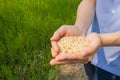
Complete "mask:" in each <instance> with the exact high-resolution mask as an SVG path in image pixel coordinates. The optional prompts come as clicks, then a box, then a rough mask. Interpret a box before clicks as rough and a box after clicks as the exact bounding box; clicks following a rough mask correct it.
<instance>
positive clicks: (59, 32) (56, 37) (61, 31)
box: [50, 26, 66, 41]
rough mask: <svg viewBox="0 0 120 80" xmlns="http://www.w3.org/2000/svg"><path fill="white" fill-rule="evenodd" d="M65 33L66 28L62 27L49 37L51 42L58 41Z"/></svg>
mask: <svg viewBox="0 0 120 80" xmlns="http://www.w3.org/2000/svg"><path fill="white" fill-rule="evenodd" d="M65 33H66V27H65V26H62V27H60V28H59V29H58V30H56V31H55V32H54V34H53V36H52V37H51V39H50V40H51V41H58V40H59V39H60V38H61V37H63V36H64V35H65Z"/></svg>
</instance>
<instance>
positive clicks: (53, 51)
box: [51, 48, 58, 57]
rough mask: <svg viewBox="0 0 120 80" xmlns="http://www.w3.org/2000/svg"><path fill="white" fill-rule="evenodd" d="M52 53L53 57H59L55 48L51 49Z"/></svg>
mask: <svg viewBox="0 0 120 80" xmlns="http://www.w3.org/2000/svg"><path fill="white" fill-rule="evenodd" d="M51 53H52V56H53V57H56V56H57V55H58V53H57V52H56V51H55V50H54V49H53V48H51Z"/></svg>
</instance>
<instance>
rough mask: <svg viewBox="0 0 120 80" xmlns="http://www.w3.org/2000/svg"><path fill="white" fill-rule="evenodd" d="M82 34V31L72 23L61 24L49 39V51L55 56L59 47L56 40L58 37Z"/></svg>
mask: <svg viewBox="0 0 120 80" xmlns="http://www.w3.org/2000/svg"><path fill="white" fill-rule="evenodd" d="M81 35H84V33H83V32H82V31H81V30H80V29H79V28H78V27H75V26H74V25H63V26H61V27H60V28H59V29H58V30H56V31H55V32H54V34H53V36H52V38H51V39H50V40H51V45H52V48H51V53H52V56H53V57H56V56H57V55H58V53H59V47H58V45H57V42H58V40H59V39H60V38H62V37H64V36H81Z"/></svg>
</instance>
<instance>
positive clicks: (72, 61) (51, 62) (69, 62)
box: [50, 59, 88, 65]
mask: <svg viewBox="0 0 120 80" xmlns="http://www.w3.org/2000/svg"><path fill="white" fill-rule="evenodd" d="M72 63H83V64H86V63H88V61H80V60H66V61H57V60H55V59H52V60H51V61H50V64H51V65H60V64H72Z"/></svg>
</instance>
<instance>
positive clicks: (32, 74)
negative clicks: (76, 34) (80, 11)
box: [0, 0, 80, 80]
mask: <svg viewBox="0 0 120 80" xmlns="http://www.w3.org/2000/svg"><path fill="white" fill-rule="evenodd" d="M79 3H80V0H0V80H48V76H49V73H52V75H51V76H49V77H53V76H54V75H55V73H56V71H55V69H54V67H52V66H50V65H49V61H50V59H51V58H52V57H51V52H50V40H49V39H50V37H51V36H52V34H53V32H54V31H55V30H56V29H57V28H58V27H60V26H61V25H62V24H74V21H75V18H76V10H77V6H78V4H79ZM51 79H52V78H51Z"/></svg>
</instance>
